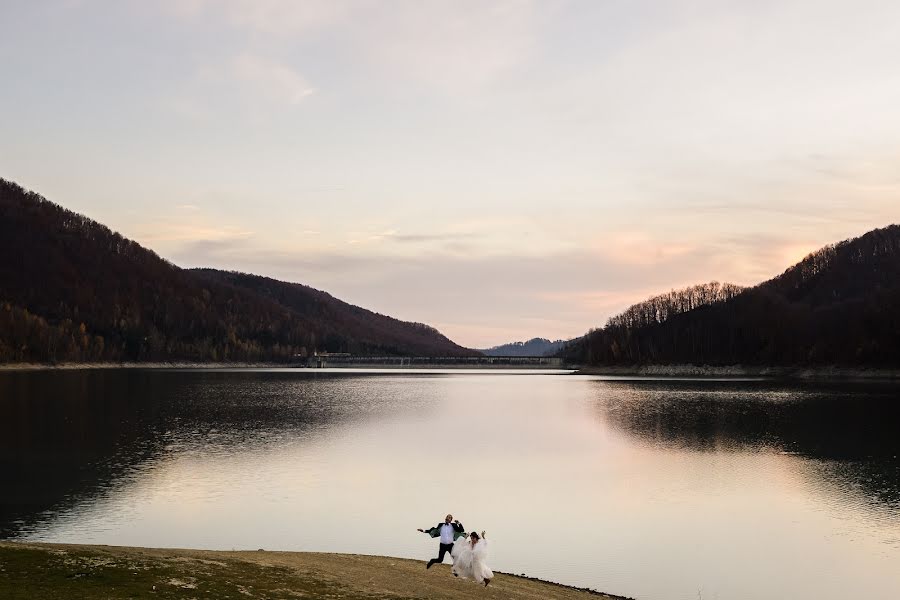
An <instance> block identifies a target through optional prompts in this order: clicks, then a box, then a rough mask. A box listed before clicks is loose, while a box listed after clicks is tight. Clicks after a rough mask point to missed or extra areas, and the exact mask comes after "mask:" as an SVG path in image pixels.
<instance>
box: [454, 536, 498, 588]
mask: <svg viewBox="0 0 900 600" xmlns="http://www.w3.org/2000/svg"><path fill="white" fill-rule="evenodd" d="M487 545H488V544H487V540H486V539H484V538H482V539H480V540H478V543H477V544H475V545H474V546H472V543H471V542H470V541H469V538H459V539H458V540H456V542H454V543H453V549H452V550H451V551H450V555H451V556H452V557H453V574H454V575H459V576H460V577H464V578H466V579H474V580H475V581H477V582H478V583H484V580H485V579H493V578H494V572H493V571H491V569H490V568H489V567H488V566H487V557H488V548H487Z"/></svg>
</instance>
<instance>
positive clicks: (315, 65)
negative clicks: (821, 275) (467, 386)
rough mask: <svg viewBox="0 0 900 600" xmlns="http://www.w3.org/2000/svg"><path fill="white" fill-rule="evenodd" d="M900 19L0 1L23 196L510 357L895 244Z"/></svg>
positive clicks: (769, 8) (169, 254) (635, 10)
mask: <svg viewBox="0 0 900 600" xmlns="http://www.w3.org/2000/svg"><path fill="white" fill-rule="evenodd" d="M898 65H900V3H896V2H888V1H885V2H867V1H865V0H862V1H856V2H849V1H846V0H844V1H831V0H810V1H792V0H778V1H771V2H769V1H766V0H756V1H746V2H736V1H728V0H716V1H708V2H706V1H687V0H686V1H684V2H676V1H671V2H668V1H656V2H650V1H640V0H627V1H626V0H621V1H604V0H596V1H584V2H567V1H562V0H560V1H553V0H548V1H545V2H528V1H524V0H523V1H515V2H494V3H491V2H484V1H471V2H467V1H454V2H438V1H428V0H423V1H401V0H395V1H382V2H374V1H367V0H358V1H354V2H343V1H340V0H327V1H322V2H319V1H306V2H292V1H287V0H252V1H251V0H247V1H238V0H222V1H212V0H210V1H204V0H171V1H163V0H160V1H157V2H139V1H115V2H113V1H110V2H101V1H92V0H83V1H78V0H67V1H59V2H40V1H30V0H21V1H19V0H4V1H3V2H2V4H0V76H2V88H0V89H2V93H0V177H3V178H6V179H11V180H13V181H16V182H17V183H19V184H21V185H23V186H24V187H26V188H29V189H33V190H35V191H37V192H39V193H41V194H43V195H44V196H46V197H48V198H49V199H50V200H53V201H55V202H58V203H60V204H62V205H64V206H66V207H67V208H70V209H72V210H76V211H78V212H82V213H85V214H87V215H88V216H90V217H92V218H94V219H97V220H98V221H101V222H103V223H105V224H106V225H109V226H110V227H111V228H113V229H115V230H117V231H119V232H120V233H122V234H123V235H126V236H128V237H131V238H134V239H136V240H137V241H139V242H140V243H142V244H144V245H146V246H148V247H150V248H152V249H153V250H155V251H156V252H157V253H159V254H160V255H161V256H163V257H165V258H167V259H170V260H172V261H173V262H175V263H176V264H178V265H181V266H185V267H191V266H212V267H218V268H227V269H235V270H241V271H249V272H253V273H258V274H263V275H268V276H272V277H276V278H279V279H284V280H289V281H297V282H302V283H306V284H308V285H311V286H313V287H316V288H319V289H323V290H326V291H328V292H330V293H332V294H334V295H335V296H338V297H340V298H342V299H344V300H347V301H349V302H352V303H354V304H359V305H362V306H365V307H367V308H370V309H373V310H377V311H379V312H382V313H387V314H390V315H392V316H396V317H398V318H403V319H408V320H416V321H423V322H427V323H429V324H432V325H434V326H436V327H438V328H439V329H440V330H441V331H443V332H444V333H446V334H447V335H448V336H450V337H451V338H452V339H454V340H455V341H457V342H459V343H461V344H463V345H467V346H471V347H486V346H491V345H495V344H501V343H504V342H508V341H514V340H524V339H528V338H531V337H535V336H541V337H549V338H568V337H572V336H576V335H580V334H582V333H584V332H585V331H586V330H587V329H589V328H590V327H596V326H600V325H602V324H603V323H604V322H605V320H606V318H607V317H608V316H610V315H611V314H613V313H615V312H617V311H619V310H621V309H622V308H624V307H626V306H627V305H629V304H631V303H633V302H636V301H639V300H641V299H643V298H644V297H646V296H648V295H651V294H654V293H657V292H662V291H667V290H669V289H671V288H672V287H681V286H685V285H689V284H693V283H700V282H704V281H709V280H713V279H715V280H719V281H731V282H734V283H740V284H750V283H756V282H758V281H761V280H763V279H766V278H769V277H771V276H773V275H776V274H777V273H779V272H781V271H783V270H784V269H785V268H786V267H787V266H789V265H790V264H791V263H793V262H796V261H797V260H799V259H800V258H802V257H803V256H804V255H805V254H806V253H808V252H809V251H811V250H814V249H816V248H818V247H820V246H822V245H824V244H826V243H830V242H833V241H838V240H840V239H844V238H847V237H852V236H855V235H859V234H861V233H864V232H865V231H867V230H869V229H872V228H875V227H881V226H884V225H887V224H889V223H894V222H898V221H900V109H898V107H900V66H898Z"/></svg>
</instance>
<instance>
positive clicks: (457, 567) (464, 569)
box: [419, 515, 494, 587]
mask: <svg viewBox="0 0 900 600" xmlns="http://www.w3.org/2000/svg"><path fill="white" fill-rule="evenodd" d="M419 531H421V532H422V533H427V534H428V535H430V536H431V537H433V538H435V537H436V538H441V541H440V544H441V545H440V547H439V549H438V557H437V558H432V559H431V560H429V561H428V564H427V565H425V568H426V569H430V568H431V565H433V564H435V563H441V562H444V555H445V554H447V552H449V553H450V556H451V557H452V558H453V568H452V572H453V576H454V577H463V578H470V579H474V580H475V581H477V582H478V583H483V584H484V585H485V587H487V586H488V584H490V583H491V579H493V578H494V573H493V572H492V571H491V570H490V568H488V566H487V540H486V539H484V537H485V536H484V532H483V531H482V532H481V535H478V534H477V533H475V532H474V531H473V532H472V533H468V534H467V533H466V530H465V528H464V527H463V525H462V523H460V522H459V521H454V520H453V515H447V517H446V518H445V519H444V522H443V523H438V524H437V525H435V526H434V527H432V528H431V529H419Z"/></svg>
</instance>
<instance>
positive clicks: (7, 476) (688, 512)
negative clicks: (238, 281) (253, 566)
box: [0, 371, 900, 600]
mask: <svg viewBox="0 0 900 600" xmlns="http://www.w3.org/2000/svg"><path fill="white" fill-rule="evenodd" d="M898 433H900V388H898V387H896V386H890V385H876V384H843V385H815V384H805V385H797V384H792V385H786V384H781V383H773V382H760V381H743V382H714V381H652V380H604V379H601V378H596V377H586V376H585V377H582V376H572V375H550V374H535V373H531V372H517V373H515V374H499V373H494V372H490V373H483V372H482V373H479V372H455V373H452V374H422V373H417V374H400V373H393V374H387V375H385V374H380V375H373V374H363V373H350V372H346V371H342V372H340V373H337V374H334V373H322V372H313V373H310V372H308V371H307V372H297V371H256V372H253V371H232V372H227V371H226V372H210V371H205V372H189V371H89V372H27V373H24V372H23V373H9V372H8V373H0V490H2V501H0V502H2V504H0V535H2V536H3V537H7V538H22V539H32V540H49V541H60V542H90V543H105V544H126V545H144V546H182V547H194V548H222V549H231V548H266V549H284V550H323V551H338V552H355V553H373V554H390V555H398V556H407V557H412V558H419V559H427V558H429V557H430V556H431V555H432V554H434V551H435V550H436V546H437V544H436V543H435V542H433V541H432V540H430V539H429V538H427V537H426V536H424V535H423V534H420V533H417V532H416V531H415V529H416V528H417V527H426V526H430V525H431V524H433V523H435V522H437V521H438V520H439V519H440V518H441V517H442V516H443V515H444V514H445V513H446V512H448V511H451V512H453V513H454V515H456V516H457V517H459V519H460V520H461V521H462V522H463V523H464V524H465V525H466V527H467V528H469V529H479V530H481V529H486V530H487V532H488V536H489V538H490V539H491V540H492V543H493V557H492V566H494V567H495V568H496V569H497V570H502V571H508V572H514V573H527V574H529V575H533V576H538V577H543V578H548V579H553V580H556V581H561V582H565V583H569V584H574V585H579V586H590V587H594V588H597V589H601V590H604V591H609V592H612V593H617V594H624V595H629V596H634V597H636V598H639V599H647V600H657V599H658V600H662V599H676V600H678V599H684V600H695V599H696V598H698V592H699V594H701V595H702V597H703V598H704V599H714V598H721V599H729V600H740V599H744V598H754V599H756V598H814V599H816V600H827V599H832V598H834V599H841V600H845V599H846V598H852V597H864V598H867V600H871V599H885V600H887V599H891V600H894V599H896V598H898V597H900V461H898V455H900V436H898ZM436 576H438V575H436Z"/></svg>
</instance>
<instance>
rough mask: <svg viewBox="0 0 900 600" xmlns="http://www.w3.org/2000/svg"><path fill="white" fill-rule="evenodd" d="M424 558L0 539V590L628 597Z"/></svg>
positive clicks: (373, 598)
mask: <svg viewBox="0 0 900 600" xmlns="http://www.w3.org/2000/svg"><path fill="white" fill-rule="evenodd" d="M431 550H433V548H431V546H430V545H429V546H428V547H423V556H424V557H427V556H429V552H430V551H431ZM424 565H425V562H424V560H411V559H405V558H392V557H389V556H370V555H360V554H330V553H319V552H279V551H265V550H261V549H260V550H238V551H234V550H232V551H221V550H182V549H160V548H128V547H122V546H93V545H82V544H46V543H31V542H9V541H0V597H2V598H4V599H7V598H9V599H18V598H21V599H23V600H24V599H30V598H82V599H84V600H100V599H101V598H102V599H111V598H116V599H118V598H123V599H124V598H188V597H190V598H210V599H217V600H218V599H220V598H344V599H347V600H401V599H407V600H408V599H411V598H422V599H426V598H430V599H435V600H463V599H469V598H474V597H483V598H498V599H499V598H518V599H522V600H587V599H588V598H592V599H597V598H600V599H601V600H629V599H627V598H625V597H623V596H613V595H608V594H603V593H600V592H597V591H595V590H590V589H582V588H575V587H569V586H565V585H561V584H557V583H553V582H548V581H542V580H540V579H534V578H530V577H526V576H524V575H522V576H520V575H509V574H505V573H500V572H497V573H495V577H494V579H493V580H492V581H491V585H490V586H488V587H483V586H481V585H479V584H477V583H475V582H474V581H471V580H464V579H457V578H454V577H452V576H451V574H450V566H449V565H448V564H443V565H436V566H434V567H432V568H431V569H429V570H426V569H425V568H424Z"/></svg>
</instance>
